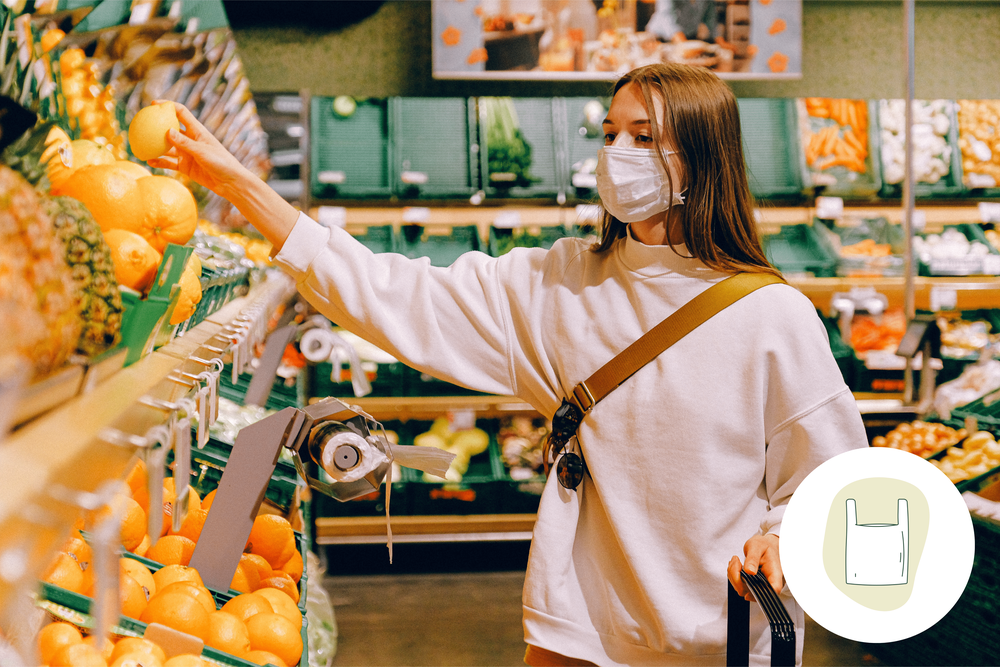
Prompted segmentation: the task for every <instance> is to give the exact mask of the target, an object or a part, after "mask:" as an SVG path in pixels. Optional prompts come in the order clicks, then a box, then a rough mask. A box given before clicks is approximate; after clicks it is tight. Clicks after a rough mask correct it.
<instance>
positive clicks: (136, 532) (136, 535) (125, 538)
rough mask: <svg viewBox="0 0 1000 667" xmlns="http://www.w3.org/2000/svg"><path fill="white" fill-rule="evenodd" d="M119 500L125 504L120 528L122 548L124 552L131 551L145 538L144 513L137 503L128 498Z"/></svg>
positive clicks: (122, 497)
mask: <svg viewBox="0 0 1000 667" xmlns="http://www.w3.org/2000/svg"><path fill="white" fill-rule="evenodd" d="M119 500H120V502H122V503H124V504H125V515H124V517H123V518H122V528H121V538H122V546H124V547H125V550H126V551H132V550H133V549H135V548H136V547H138V546H139V545H140V544H141V543H142V538H144V537H145V536H146V513H145V512H143V511H142V507H140V506H139V503H137V502H136V501H135V500H133V499H132V498H129V497H128V496H120V497H119Z"/></svg>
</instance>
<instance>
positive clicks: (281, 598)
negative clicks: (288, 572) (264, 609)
mask: <svg viewBox="0 0 1000 667" xmlns="http://www.w3.org/2000/svg"><path fill="white" fill-rule="evenodd" d="M255 593H257V595H261V596H263V597H265V598H267V601H268V602H270V603H271V606H272V607H274V613H276V614H281V615H282V616H284V617H285V618H287V619H288V620H289V621H291V622H292V624H293V625H295V626H296V627H302V611H301V610H300V609H299V606H298V605H297V604H295V602H293V601H292V598H290V597H289V596H288V594H287V593H282V592H281V591H279V590H278V589H277V588H258V589H257V590H256V591H255Z"/></svg>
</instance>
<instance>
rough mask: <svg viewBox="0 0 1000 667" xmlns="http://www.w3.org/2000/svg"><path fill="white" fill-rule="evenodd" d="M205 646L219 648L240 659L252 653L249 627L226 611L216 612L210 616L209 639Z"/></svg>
mask: <svg viewBox="0 0 1000 667" xmlns="http://www.w3.org/2000/svg"><path fill="white" fill-rule="evenodd" d="M205 646H211V647H212V648H217V649H219V650H220V651H225V652H226V653H228V654H230V655H235V656H236V657H240V656H243V655H245V654H246V653H248V652H249V651H250V633H249V631H248V630H247V625H246V623H244V622H243V621H241V620H240V619H239V618H237V617H236V616H233V615H232V614H230V613H229V612H226V611H221V610H220V611H215V612H212V613H211V614H209V615H208V637H207V638H206V639H205Z"/></svg>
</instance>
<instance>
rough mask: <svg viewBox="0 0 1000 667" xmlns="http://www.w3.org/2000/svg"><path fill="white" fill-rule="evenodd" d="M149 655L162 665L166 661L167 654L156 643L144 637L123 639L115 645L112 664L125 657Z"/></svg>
mask: <svg viewBox="0 0 1000 667" xmlns="http://www.w3.org/2000/svg"><path fill="white" fill-rule="evenodd" d="M143 654H145V655H149V656H152V657H153V658H155V659H156V660H157V661H158V662H159V663H160V664H162V663H163V662H165V661H166V659H167V654H166V653H164V652H163V649H162V648H160V647H159V645H158V644H156V643H155V642H151V641H149V640H148V639H144V638H143V637H122V638H121V639H119V640H118V642H117V643H116V644H115V648H114V650H113V651H112V652H111V662H112V663H114V661H115V660H117V659H118V658H120V657H121V656H123V655H143Z"/></svg>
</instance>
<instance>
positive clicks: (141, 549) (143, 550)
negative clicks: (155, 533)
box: [132, 535, 150, 558]
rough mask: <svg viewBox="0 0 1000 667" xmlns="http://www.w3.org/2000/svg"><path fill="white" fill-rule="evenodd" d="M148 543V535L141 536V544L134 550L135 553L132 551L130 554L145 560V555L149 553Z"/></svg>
mask: <svg viewBox="0 0 1000 667" xmlns="http://www.w3.org/2000/svg"><path fill="white" fill-rule="evenodd" d="M149 543H150V539H149V535H143V536H142V542H140V543H139V546H137V547H136V548H135V551H133V552H132V553H134V554H135V555H136V556H141V557H142V558H145V557H146V554H147V553H149Z"/></svg>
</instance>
